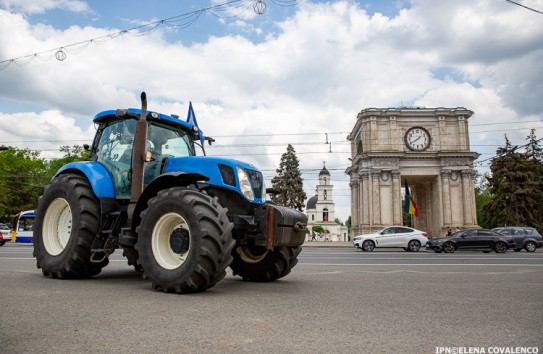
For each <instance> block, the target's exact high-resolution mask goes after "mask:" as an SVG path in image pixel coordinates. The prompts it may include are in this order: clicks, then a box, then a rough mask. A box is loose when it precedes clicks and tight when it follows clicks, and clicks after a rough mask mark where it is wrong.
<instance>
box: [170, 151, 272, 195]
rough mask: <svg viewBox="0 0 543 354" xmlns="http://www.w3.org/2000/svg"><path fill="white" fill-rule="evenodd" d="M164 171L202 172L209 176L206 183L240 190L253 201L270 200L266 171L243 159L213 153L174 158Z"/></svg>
mask: <svg viewBox="0 0 543 354" xmlns="http://www.w3.org/2000/svg"><path fill="white" fill-rule="evenodd" d="M163 172H164V173H168V172H186V173H198V174H201V175H203V176H206V177H207V178H208V180H207V181H205V183H207V184H211V185H215V186H218V187H221V188H226V189H230V190H233V191H237V192H238V193H240V194H242V195H243V196H244V197H245V198H246V199H247V200H249V201H250V202H252V203H259V204H261V203H264V202H265V201H266V194H265V187H264V178H263V176H262V173H261V172H260V171H259V170H258V168H256V167H255V166H253V165H251V164H248V163H245V162H242V161H238V160H233V159H225V158H218V157H212V156H185V157H171V158H169V159H168V160H167V162H166V165H165V166H164V171H163Z"/></svg>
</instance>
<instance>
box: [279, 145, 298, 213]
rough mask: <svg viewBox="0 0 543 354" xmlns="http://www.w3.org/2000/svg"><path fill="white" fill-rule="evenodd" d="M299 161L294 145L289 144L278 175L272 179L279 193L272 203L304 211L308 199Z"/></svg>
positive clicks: (282, 157)
mask: <svg viewBox="0 0 543 354" xmlns="http://www.w3.org/2000/svg"><path fill="white" fill-rule="evenodd" d="M299 165H300V163H299V161H298V158H297V157H296V152H295V151H294V148H293V147H292V145H290V144H288V146H287V152H285V153H284V154H283V155H282V156H281V162H280V163H279V168H278V169H277V170H275V172H276V173H277V175H276V176H275V177H273V179H272V185H273V188H274V189H275V190H277V191H278V192H279V193H278V194H276V195H273V196H272V198H271V200H272V202H274V203H276V204H278V205H282V206H286V207H289V208H293V209H298V210H300V211H302V210H303V207H304V201H305V198H306V195H305V192H304V187H303V179H302V173H301V172H300V168H299Z"/></svg>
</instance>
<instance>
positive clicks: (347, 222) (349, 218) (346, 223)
mask: <svg viewBox="0 0 543 354" xmlns="http://www.w3.org/2000/svg"><path fill="white" fill-rule="evenodd" d="M345 226H347V229H348V230H349V231H350V230H351V226H352V219H351V216H349V217H348V218H347V221H345Z"/></svg>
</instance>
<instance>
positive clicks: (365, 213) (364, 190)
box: [359, 172, 371, 227]
mask: <svg viewBox="0 0 543 354" xmlns="http://www.w3.org/2000/svg"><path fill="white" fill-rule="evenodd" d="M369 184H370V180H369V173H368V172H363V173H361V174H360V185H359V187H360V196H361V198H360V200H359V201H360V209H359V210H360V211H361V212H362V213H361V214H360V215H362V220H360V225H361V227H363V226H364V225H369V224H370V209H371V204H370V201H371V199H370V185H369Z"/></svg>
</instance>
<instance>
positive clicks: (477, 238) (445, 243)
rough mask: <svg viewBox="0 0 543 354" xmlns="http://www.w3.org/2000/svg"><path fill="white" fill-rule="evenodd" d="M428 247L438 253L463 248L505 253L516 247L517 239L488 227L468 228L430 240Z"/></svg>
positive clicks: (451, 251)
mask: <svg viewBox="0 0 543 354" xmlns="http://www.w3.org/2000/svg"><path fill="white" fill-rule="evenodd" d="M426 249H429V250H434V251H435V252H437V253H440V252H445V253H453V252H454V251H461V250H474V251H483V252H490V251H492V250H493V251H495V252H496V253H505V252H506V251H507V250H508V249H515V240H514V238H513V237H511V236H505V235H502V234H500V233H498V232H495V231H492V230H488V229H468V230H461V231H457V232H455V233H454V234H452V235H451V236H449V237H442V238H436V239H432V240H429V241H428V243H427V244H426Z"/></svg>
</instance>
